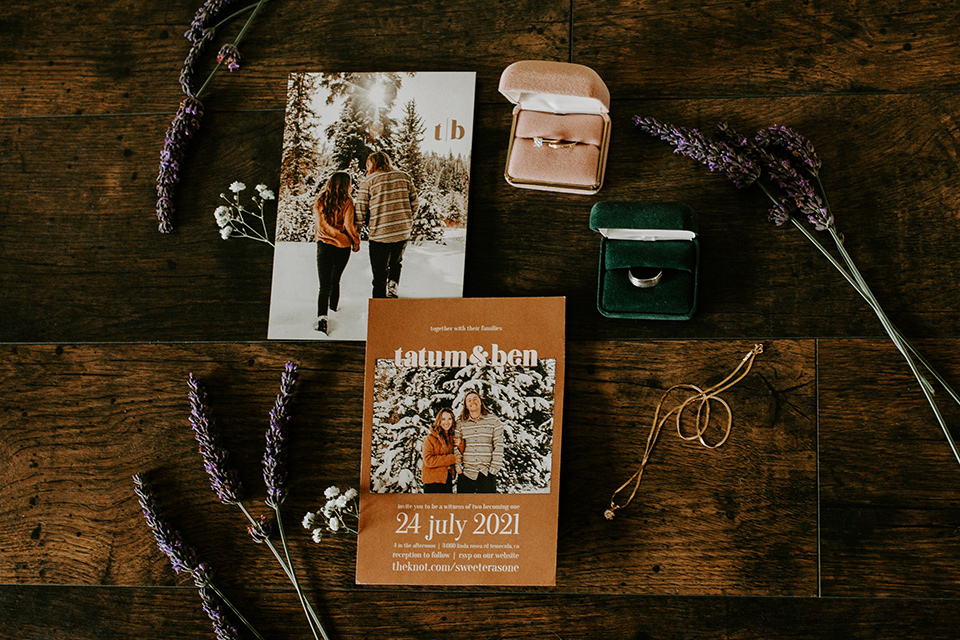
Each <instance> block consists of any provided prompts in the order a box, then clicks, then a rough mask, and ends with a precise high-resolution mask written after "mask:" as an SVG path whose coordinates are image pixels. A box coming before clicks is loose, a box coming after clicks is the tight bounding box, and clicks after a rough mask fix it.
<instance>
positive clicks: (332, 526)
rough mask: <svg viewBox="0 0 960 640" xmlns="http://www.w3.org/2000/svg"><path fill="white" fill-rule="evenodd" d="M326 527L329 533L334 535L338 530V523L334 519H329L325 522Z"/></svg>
mask: <svg viewBox="0 0 960 640" xmlns="http://www.w3.org/2000/svg"><path fill="white" fill-rule="evenodd" d="M327 526H328V527H329V528H330V531H333V532H334V533H336V532H337V530H338V529H339V528H340V521H339V520H337V519H336V518H330V520H329V521H328V522H327Z"/></svg>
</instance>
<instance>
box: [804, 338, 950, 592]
mask: <svg viewBox="0 0 960 640" xmlns="http://www.w3.org/2000/svg"><path fill="white" fill-rule="evenodd" d="M917 346H918V347H919V348H920V349H921V351H923V352H925V353H926V354H927V355H928V357H929V358H930V360H931V361H932V362H933V364H934V365H935V366H936V367H937V369H938V370H939V371H940V373H941V374H942V375H943V376H945V378H946V379H947V380H948V381H951V383H952V386H953V387H954V388H956V387H957V385H958V384H960V357H958V356H957V346H958V344H957V342H956V341H955V340H939V341H924V342H918V344H917ZM820 362H821V368H820V390H821V391H820V393H821V395H820V398H821V413H820V447H821V466H820V474H821V476H820V485H821V509H822V520H821V522H822V527H823V541H822V554H823V557H822V561H821V563H822V571H823V593H824V594H825V595H831V596H852V595H857V596H907V595H908V594H909V595H910V596H925V597H935V598H944V597H950V598H956V597H957V596H958V595H960V588H958V586H957V581H956V575H957V572H958V571H960V501H958V499H957V496H956V492H955V491H954V487H956V485H957V482H960V465H958V464H957V461H956V460H955V459H954V457H953V455H952V454H951V453H950V449H949V446H948V444H947V441H946V438H945V437H944V435H943V432H942V431H941V429H940V427H939V425H938V424H937V422H936V419H935V418H934V416H933V413H932V411H931V410H930V407H929V405H928V404H927V402H926V400H925V399H924V397H923V395H922V393H921V392H920V388H919V386H918V385H917V382H916V380H915V379H913V378H912V376H911V374H910V371H909V370H908V369H907V366H906V363H905V362H904V361H903V359H902V358H901V357H900V355H899V353H898V352H897V351H896V349H895V348H894V347H893V346H892V345H890V344H886V343H874V342H867V341H859V340H845V341H832V340H824V341H821V342H820ZM938 398H939V406H940V407H941V410H942V411H943V413H944V416H945V417H946V419H947V423H948V425H950V427H951V428H952V432H953V434H954V436H955V437H956V436H957V431H956V425H957V424H958V419H960V407H958V406H957V405H956V404H955V403H954V402H953V401H952V400H950V398H948V397H947V395H946V394H945V393H942V392H941V393H939V394H938Z"/></svg>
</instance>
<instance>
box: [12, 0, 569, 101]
mask: <svg viewBox="0 0 960 640" xmlns="http://www.w3.org/2000/svg"><path fill="white" fill-rule="evenodd" d="M200 4H201V3H200V2H179V3H166V4H164V5H163V6H156V5H154V4H152V3H144V2H127V1H125V0H107V1H106V2H102V3H97V4H96V6H93V5H91V4H90V3H86V2H81V3H80V4H79V5H77V4H73V5H52V6H50V7H46V8H44V10H43V12H42V15H43V20H42V21H41V20H37V19H36V17H37V14H38V9H37V5H36V3H32V2H28V1H26V0H12V1H11V2H7V3H6V4H5V9H4V14H5V15H4V18H3V21H2V22H0V34H2V37H3V46H2V51H0V76H3V77H5V78H10V79H11V80H13V79H14V78H15V79H16V80H15V81H12V82H5V83H3V85H2V86H0V115H3V116H5V117H14V116H30V117H32V116H37V115H47V116H60V115H80V114H104V113H144V112H147V113H155V112H158V111H161V112H169V113H171V114H172V112H173V111H175V110H176V107H177V104H179V102H180V100H182V99H183V95H182V93H181V92H180V87H179V85H178V82H177V79H178V76H179V74H180V68H181V66H182V64H183V60H184V58H185V57H186V55H187V52H188V50H189V43H188V42H187V41H186V40H185V39H184V38H183V37H182V34H183V33H184V32H185V31H186V30H187V27H188V26H189V25H190V21H191V20H192V18H193V14H194V11H196V9H197V8H198V7H199V6H200ZM247 4H249V3H243V2H241V3H235V4H234V5H232V9H228V10H227V11H226V13H225V14H224V17H226V15H229V14H230V13H232V11H233V10H235V9H237V8H240V7H243V6H246V5H247ZM78 15H83V17H84V18H83V19H82V20H78V19H77V16H78ZM245 19H246V18H245V16H243V17H241V18H240V19H239V20H237V21H235V22H234V23H231V24H229V25H227V26H225V27H223V28H222V29H221V32H220V33H221V34H222V35H221V36H220V37H219V38H218V39H217V41H216V44H215V45H214V46H212V47H210V49H211V50H210V51H208V52H207V54H206V58H205V59H204V61H203V62H202V63H201V65H200V67H199V68H200V69H201V70H202V71H203V74H204V77H205V74H206V73H208V72H209V71H210V70H211V69H212V68H213V58H215V54H216V50H217V48H218V47H219V46H220V44H221V43H223V42H232V40H233V38H234V36H235V35H236V34H237V32H238V31H239V30H240V27H241V25H242V24H243V21H244V20H245ZM346 34H349V35H348V36H347V35H346ZM569 36H570V3H569V2H567V1H566V0H524V1H523V2H519V3H518V2H506V1H503V0H496V1H495V2H488V3H486V4H485V5H484V8H483V10H482V11H477V10H475V8H474V7H472V6H469V7H468V6H466V5H463V6H458V5H457V4H455V3H454V4H449V3H435V2H418V3H411V2H405V1H403V0H391V1H389V2H376V3H373V2H359V3H357V2H351V3H346V4H345V3H336V2H333V3H331V2H324V3H303V2H268V3H267V4H266V5H265V6H264V8H263V10H262V11H261V13H260V15H258V16H257V18H256V21H255V23H254V25H253V27H252V28H251V29H250V30H249V31H248V33H247V36H246V37H245V39H244V41H243V42H242V43H241V47H240V49H241V54H242V55H243V56H244V62H243V64H242V68H241V70H240V71H238V72H236V73H233V74H228V73H219V74H218V76H217V78H216V80H215V81H214V83H213V84H212V85H211V88H210V89H209V90H208V91H206V92H205V93H204V100H205V101H207V106H208V109H210V110H214V109H216V110H224V111H234V110H237V109H277V108H279V109H282V108H283V105H284V104H285V93H286V86H287V75H288V74H289V73H290V72H292V71H303V70H311V69H313V70H320V69H326V70H342V71H384V70H390V71H429V70H468V71H477V72H478V75H479V79H480V80H479V83H478V85H479V86H478V96H479V97H480V98H481V99H482V100H485V101H487V102H489V101H491V100H493V99H495V97H496V96H497V93H496V91H497V79H498V78H499V75H500V72H501V71H503V69H504V67H506V66H507V65H508V64H510V63H511V62H513V61H515V60H519V59H525V58H534V59H550V60H567V59H568V58H569V52H570V42H569ZM201 80H202V78H201Z"/></svg>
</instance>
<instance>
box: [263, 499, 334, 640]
mask: <svg viewBox="0 0 960 640" xmlns="http://www.w3.org/2000/svg"><path fill="white" fill-rule="evenodd" d="M273 512H274V513H275V514H276V515H277V528H278V529H280V545H281V546H282V547H283V555H284V557H286V559H287V566H288V567H290V575H291V577H292V578H293V582H294V586H295V587H296V588H297V597H298V598H300V606H302V607H303V611H304V613H306V614H307V619H308V620H309V619H310V617H309V616H310V612H309V611H308V610H307V597H306V596H305V595H303V591H301V590H300V581H299V580H298V579H297V575H296V570H295V569H294V568H293V561H292V560H290V549H289V548H288V547H287V534H286V532H285V531H284V530H283V520H282V519H281V518H280V505H278V504H275V505H273ZM310 630H311V631H313V637H314V638H316V637H317V631H316V629H314V628H313V625H312V624H311V625H310ZM321 633H322V628H321ZM324 637H326V636H324ZM318 640H319V638H318Z"/></svg>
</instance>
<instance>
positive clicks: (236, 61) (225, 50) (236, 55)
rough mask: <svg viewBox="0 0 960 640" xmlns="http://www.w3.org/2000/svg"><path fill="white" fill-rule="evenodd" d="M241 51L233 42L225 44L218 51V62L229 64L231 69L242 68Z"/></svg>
mask: <svg viewBox="0 0 960 640" xmlns="http://www.w3.org/2000/svg"><path fill="white" fill-rule="evenodd" d="M240 59H241V58H240V52H239V51H237V48H236V47H235V46H234V45H232V44H229V43H228V44H225V45H223V46H222V47H220V51H219V52H217V62H218V63H220V64H225V65H227V69H229V70H230V71H236V70H237V69H239V68H240Z"/></svg>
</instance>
